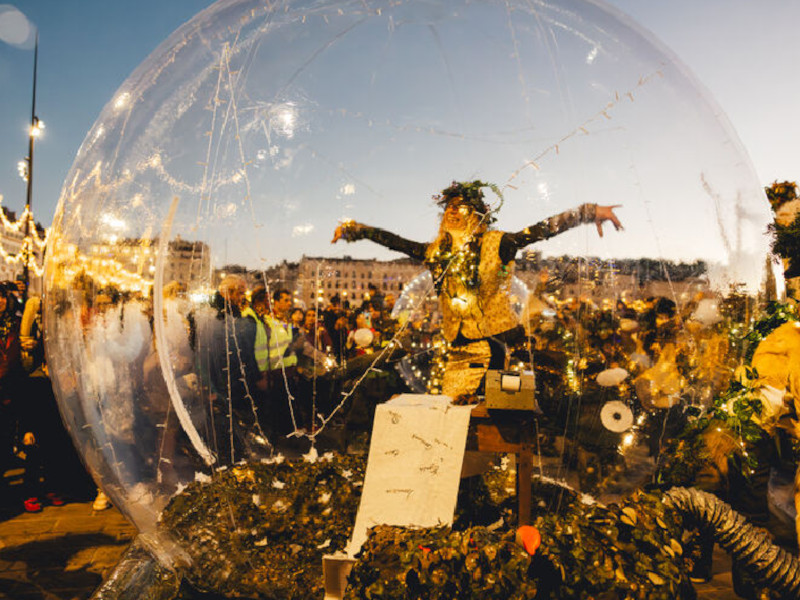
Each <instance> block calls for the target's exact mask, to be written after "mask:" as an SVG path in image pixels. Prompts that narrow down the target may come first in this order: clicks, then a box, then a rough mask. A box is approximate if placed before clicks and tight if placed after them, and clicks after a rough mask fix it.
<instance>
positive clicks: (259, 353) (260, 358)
mask: <svg viewBox="0 0 800 600" xmlns="http://www.w3.org/2000/svg"><path fill="white" fill-rule="evenodd" d="M268 306H269V303H268V302H267V290H266V288H263V287H257V288H256V289H254V290H253V293H252V294H251V295H250V304H249V306H247V308H245V309H244V310H242V316H243V317H250V318H251V319H253V321H255V324H256V338H255V342H254V344H253V355H254V357H255V360H256V365H257V366H258V372H259V373H260V374H261V375H262V376H263V377H262V379H263V380H264V381H266V372H267V371H268V370H269V337H270V328H269V327H268V326H267V324H266V323H265V321H264V318H265V317H266V315H267V308H268ZM259 387H264V388H265V387H266V384H264V386H261V385H260V386H259Z"/></svg>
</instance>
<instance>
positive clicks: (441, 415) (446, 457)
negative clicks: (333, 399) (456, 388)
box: [347, 394, 473, 555]
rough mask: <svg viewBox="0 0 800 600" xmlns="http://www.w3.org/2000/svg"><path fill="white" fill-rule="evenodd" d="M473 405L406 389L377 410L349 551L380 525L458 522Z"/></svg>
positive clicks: (361, 542)
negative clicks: (409, 392)
mask: <svg viewBox="0 0 800 600" xmlns="http://www.w3.org/2000/svg"><path fill="white" fill-rule="evenodd" d="M472 408H473V407H472V406H453V405H452V404H450V398H449V397H447V396H428V395H423V394H402V395H400V396H397V397H396V398H393V399H392V400H390V401H389V402H386V403H385V404H381V405H379V406H378V407H377V408H376V409H375V421H374V424H373V428H372V441H371V442H370V448H369V460H368V461H367V473H366V476H365V478H364V491H363V493H362V495H361V504H360V505H359V508H358V515H357V516H356V524H355V528H354V530H353V539H352V541H351V543H350V546H348V550H347V551H348V554H350V555H353V554H355V553H356V552H357V551H358V550H359V549H360V548H361V545H362V544H363V543H364V541H365V540H366V539H367V530H368V529H369V528H370V527H373V526H375V525H397V526H402V527H435V526H437V525H444V524H450V523H452V522H453V512H454V511H455V508H456V497H457V496H458V485H459V481H460V475H461V464H462V462H463V460H464V448H465V446H466V443H467V428H468V427H469V416H470V412H472Z"/></svg>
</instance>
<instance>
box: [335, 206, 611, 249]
mask: <svg viewBox="0 0 800 600" xmlns="http://www.w3.org/2000/svg"><path fill="white" fill-rule="evenodd" d="M620 206H622V205H621V204H613V205H611V206H600V205H599V204H598V205H597V208H596V209H595V213H594V222H595V225H597V233H598V234H599V235H600V237H603V223H604V222H605V221H611V222H612V223H613V224H614V229H616V230H617V231H620V230H622V229H623V227H622V223H620V221H619V219H618V218H617V215H615V214H614V209H615V208H619V207H620ZM334 241H335V238H334Z"/></svg>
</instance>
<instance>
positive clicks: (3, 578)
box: [0, 502, 136, 600]
mask: <svg viewBox="0 0 800 600" xmlns="http://www.w3.org/2000/svg"><path fill="white" fill-rule="evenodd" d="M135 533H136V529H135V528H134V527H133V525H131V524H130V523H129V522H128V521H127V520H126V519H125V518H124V517H123V516H122V515H121V514H120V513H119V511H117V510H116V509H115V508H113V507H112V508H110V509H108V510H104V511H99V512H98V511H93V510H92V503H91V502H80V503H74V504H66V505H64V506H59V507H55V506H47V507H45V508H44V510H43V511H42V512H40V513H22V514H19V515H17V516H14V517H12V518H9V519H8V520H5V521H2V522H0V598H3V599H6V598H8V599H9V600H28V599H36V600H62V599H63V600H78V599H84V598H89V597H91V595H92V593H93V592H94V590H95V589H96V588H97V587H98V586H99V585H100V583H101V582H102V581H103V578H104V577H105V576H106V575H108V574H109V573H110V572H111V570H112V569H113V568H114V566H115V565H116V564H117V561H118V560H119V558H120V557H121V556H122V553H123V552H124V551H125V549H126V548H127V547H128V544H129V543H130V541H131V540H132V539H133V537H134V535H135Z"/></svg>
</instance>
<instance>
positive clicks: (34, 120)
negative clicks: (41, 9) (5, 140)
mask: <svg viewBox="0 0 800 600" xmlns="http://www.w3.org/2000/svg"><path fill="white" fill-rule="evenodd" d="M38 64H39V32H38V31H37V32H36V45H35V46H34V50H33V97H32V99H31V129H30V131H29V132H28V191H27V197H26V199H25V212H26V213H27V217H26V218H25V237H24V239H23V241H22V249H23V250H24V253H23V256H22V261H23V262H22V279H23V281H24V282H25V290H24V291H23V292H22V302H23V303H24V302H26V301H27V300H28V289H29V288H30V283H31V282H30V272H29V270H28V261H29V260H30V258H31V257H30V254H31V253H32V252H33V251H34V250H33V244H32V243H31V241H30V240H31V221H32V220H33V219H32V216H33V213H32V212H31V204H32V201H33V142H34V139H35V138H36V136H37V135H39V131H40V128H39V117H37V116H36V70H37V67H38ZM26 243H27V244H28V246H27V247H26V246H25V244H26Z"/></svg>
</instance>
